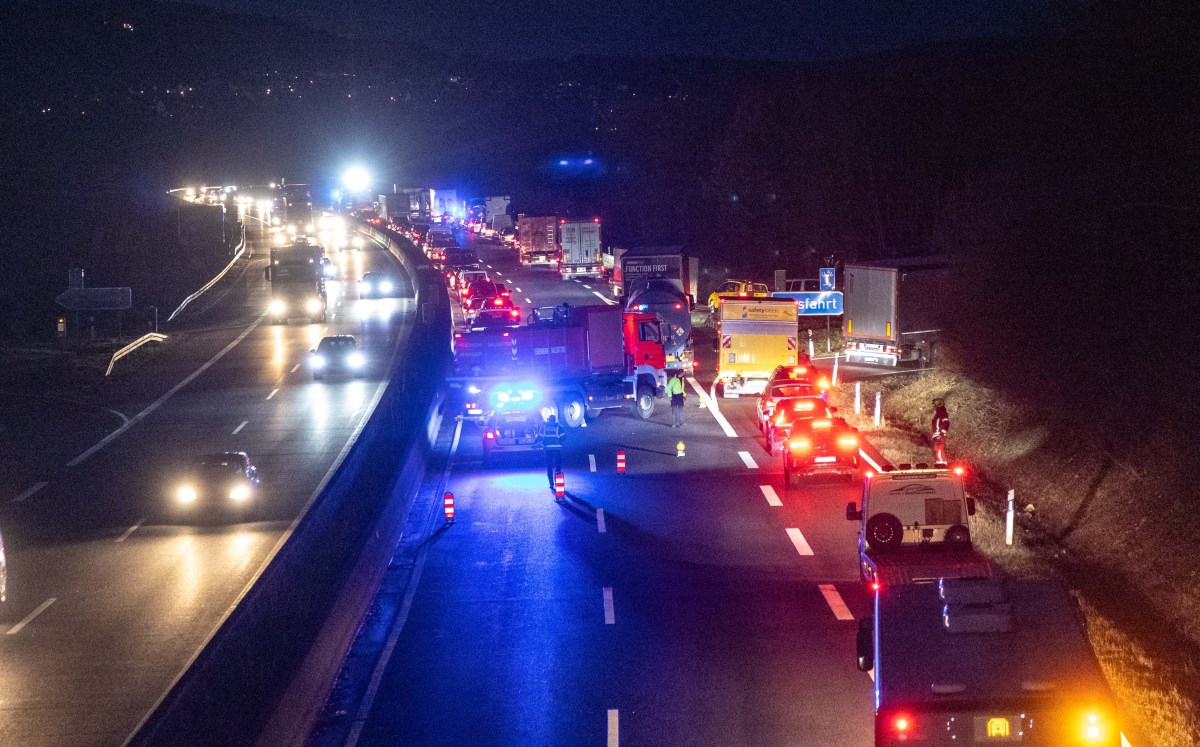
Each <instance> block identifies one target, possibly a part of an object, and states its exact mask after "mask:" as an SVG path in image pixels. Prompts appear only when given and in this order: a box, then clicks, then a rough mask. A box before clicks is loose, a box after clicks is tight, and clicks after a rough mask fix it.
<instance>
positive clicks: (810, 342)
mask: <svg viewBox="0 0 1200 747" xmlns="http://www.w3.org/2000/svg"><path fill="white" fill-rule="evenodd" d="M816 354H817V352H816V349H815V348H814V347H813V336H812V330H811V329H810V330H809V331H808V357H809V358H812V357H813V356H815V355H816Z"/></svg>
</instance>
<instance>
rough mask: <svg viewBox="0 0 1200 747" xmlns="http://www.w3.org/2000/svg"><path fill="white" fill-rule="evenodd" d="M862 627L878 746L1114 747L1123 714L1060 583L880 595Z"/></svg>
mask: <svg viewBox="0 0 1200 747" xmlns="http://www.w3.org/2000/svg"><path fill="white" fill-rule="evenodd" d="M874 603H875V608H874V614H873V615H871V616H870V617H866V618H863V619H862V620H861V621H860V622H859V629H858V635H857V640H856V645H855V648H856V650H855V658H856V661H857V665H858V668H859V669H860V670H862V671H864V672H870V671H873V672H874V680H875V745H876V747H892V746H893V745H909V744H920V745H930V747H933V746H935V745H947V746H949V745H987V744H996V745H1005V744H1020V745H1027V746H1031V747H1032V746H1035V745H1036V746H1037V747H1085V746H1086V747H1117V746H1118V745H1120V744H1121V743H1122V737H1121V731H1120V727H1119V725H1118V721H1117V711H1116V707H1115V704H1114V701H1113V698H1112V695H1111V693H1110V692H1109V690H1108V685H1107V683H1106V682H1105V679H1104V674H1103V672H1102V671H1101V670H1100V665H1099V664H1098V663H1097V661H1096V656H1095V653H1094V652H1093V651H1092V648H1091V645H1090V644H1089V643H1088V640H1087V636H1086V635H1085V633H1084V627H1083V625H1082V623H1081V616H1080V614H1079V610H1078V609H1077V605H1076V604H1075V600H1074V599H1073V598H1072V597H1071V596H1070V594H1069V593H1068V592H1067V590H1066V589H1064V588H1063V587H1062V585H1061V584H1059V583H1058V582H1056V581H1017V580H1014V579H1009V578H986V579H953V578H942V579H939V580H935V581H931V582H929V583H921V584H911V585H907V586H895V587H891V588H885V589H881V590H880V591H879V592H878V593H877V594H876V595H875V600H874Z"/></svg>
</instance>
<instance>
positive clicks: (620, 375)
mask: <svg viewBox="0 0 1200 747" xmlns="http://www.w3.org/2000/svg"><path fill="white" fill-rule="evenodd" d="M662 340H663V332H662V328H661V323H660V321H659V319H658V317H657V316H655V315H654V314H645V313H636V312H622V311H621V310H620V309H619V308H617V307H614V306H598V305H597V306H568V305H566V304H564V305H563V306H557V307H547V308H541V309H535V310H534V311H533V312H532V313H531V314H530V315H529V317H528V323H527V324H526V325H524V326H521V327H517V328H515V329H489V330H483V331H478V332H456V333H454V340H453V347H454V370H453V373H452V376H451V377H450V378H449V380H448V383H449V385H450V387H451V388H452V389H459V390H461V391H462V392H463V394H464V409H465V415H466V417H467V418H469V419H481V418H483V417H485V416H486V414H487V412H488V410H489V406H488V405H489V401H488V400H489V398H490V397H491V396H492V395H493V394H494V393H496V392H503V391H506V390H508V389H509V388H511V387H512V386H513V385H514V382H534V384H535V385H536V386H537V388H538V390H539V392H540V397H541V399H542V401H543V403H544V405H543V406H544V407H545V408H546V409H547V410H548V412H553V413H555V414H557V416H558V419H559V422H561V423H562V424H563V425H565V426H567V427H569V428H576V427H578V426H580V425H582V424H583V422H584V418H585V417H588V418H596V417H599V415H600V413H601V412H603V411H605V410H614V409H619V410H625V411H629V412H631V413H632V414H634V415H636V416H637V417H639V418H642V419H645V418H649V417H650V416H651V415H653V414H654V405H655V399H656V398H657V397H661V396H663V393H664V391H665V388H666V378H667V377H666V355H665V353H664V351H663V342H662Z"/></svg>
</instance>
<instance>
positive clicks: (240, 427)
mask: <svg viewBox="0 0 1200 747" xmlns="http://www.w3.org/2000/svg"><path fill="white" fill-rule="evenodd" d="M249 422H250V421H249V420H243V421H242V422H241V423H239V424H238V427H237V428H234V429H233V435H235V436H236V435H237V434H239V433H241V432H242V429H243V428H245V427H246V425H247V424H248V423H249Z"/></svg>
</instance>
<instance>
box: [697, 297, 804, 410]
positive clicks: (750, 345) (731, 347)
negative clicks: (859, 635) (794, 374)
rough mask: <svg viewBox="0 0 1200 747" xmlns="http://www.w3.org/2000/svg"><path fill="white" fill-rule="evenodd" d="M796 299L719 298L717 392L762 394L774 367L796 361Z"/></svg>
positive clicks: (724, 393)
mask: <svg viewBox="0 0 1200 747" xmlns="http://www.w3.org/2000/svg"><path fill="white" fill-rule="evenodd" d="M797 330H798V325H797V319H796V302H795V301H793V300H792V299H789V298H738V297H737V296H732V297H722V298H721V303H720V304H719V305H718V306H717V342H716V344H717V382H716V386H717V393H718V394H720V395H721V396H723V397H737V396H739V395H742V394H762V392H763V390H764V389H765V388H766V385H767V380H768V379H769V378H771V372H772V371H774V370H775V367H776V366H792V365H795V364H796V356H797V348H798V347H799V343H800V340H799V335H798V331H797Z"/></svg>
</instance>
